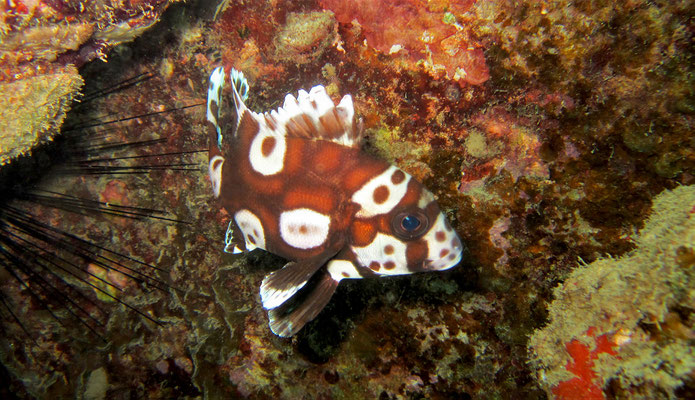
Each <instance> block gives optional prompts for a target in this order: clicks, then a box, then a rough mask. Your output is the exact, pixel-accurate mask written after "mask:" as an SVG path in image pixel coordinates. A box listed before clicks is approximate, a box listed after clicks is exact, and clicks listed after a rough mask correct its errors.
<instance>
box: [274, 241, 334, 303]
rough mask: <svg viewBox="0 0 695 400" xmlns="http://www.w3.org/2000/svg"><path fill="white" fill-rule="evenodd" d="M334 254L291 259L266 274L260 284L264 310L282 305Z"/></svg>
mask: <svg viewBox="0 0 695 400" xmlns="http://www.w3.org/2000/svg"><path fill="white" fill-rule="evenodd" d="M333 255H334V254H330V255H326V254H321V255H319V256H317V257H312V258H307V259H304V260H298V261H291V262H289V263H287V264H286V265H285V266H284V267H282V269H280V270H277V271H275V272H273V273H271V274H268V275H267V276H266V277H265V278H264V279H263V283H262V284H261V301H262V302H263V308H265V309H266V310H270V309H274V308H277V307H279V306H280V305H282V304H283V303H284V302H285V301H287V300H288V299H289V298H290V297H292V296H294V295H295V293H297V292H298V291H299V290H300V289H301V288H303V287H304V285H306V283H307V282H308V281H309V279H310V278H311V277H312V275H314V274H315V273H316V271H318V270H319V268H321V267H322V266H323V265H324V263H325V262H326V260H327V259H329V258H330V257H332V256H333Z"/></svg>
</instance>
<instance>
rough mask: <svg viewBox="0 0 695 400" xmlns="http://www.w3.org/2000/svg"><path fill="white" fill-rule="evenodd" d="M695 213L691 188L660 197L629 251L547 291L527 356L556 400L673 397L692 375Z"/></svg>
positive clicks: (694, 194) (594, 264) (575, 273)
mask: <svg viewBox="0 0 695 400" xmlns="http://www.w3.org/2000/svg"><path fill="white" fill-rule="evenodd" d="M694 209H695V186H682V187H678V188H676V189H674V190H672V191H668V190H667V191H664V192H663V193H662V194H660V195H658V196H657V197H656V198H655V199H654V205H653V208H652V212H651V215H650V216H649V219H648V220H647V222H646V223H645V226H644V228H642V230H640V232H639V235H638V236H637V237H635V243H636V245H637V248H636V249H635V250H633V251H631V252H630V253H628V254H626V255H624V256H622V257H619V258H602V259H598V260H596V261H594V262H592V263H591V264H589V265H586V266H582V267H579V268H577V269H575V270H574V271H573V272H572V273H571V274H570V276H569V277H568V278H567V280H565V282H563V283H562V284H561V285H560V286H558V287H557V288H556V289H555V290H554V291H553V293H554V297H555V300H553V302H552V303H551V304H550V307H549V319H550V323H549V324H548V326H546V327H544V328H543V329H540V330H538V331H537V332H535V333H534V334H533V336H532V337H531V339H530V340H529V347H530V348H531V350H532V351H533V353H534V358H535V360H536V361H535V363H536V364H537V366H538V367H539V369H540V372H539V376H540V382H541V383H542V384H543V385H544V386H545V387H546V388H549V390H550V392H551V393H552V394H554V395H555V396H556V397H557V398H560V399H579V398H597V399H600V398H606V396H605V395H604V391H605V390H610V391H611V392H612V393H615V394H619V396H620V397H622V396H623V394H624V395H625V396H629V397H632V396H633V395H634V394H635V393H640V394H641V395H642V396H647V397H650V396H648V394H649V393H652V394H653V395H654V396H657V395H659V394H660V393H665V394H666V395H667V396H669V397H673V396H674V391H675V389H677V388H678V387H680V386H682V385H683V384H684V380H686V379H689V378H690V377H691V376H692V374H693V372H694V371H695V351H693V348H692V345H691V341H692V340H693V339H695V325H694V324H693V318H692V315H693V310H695V296H694V295H695V294H694V293H693V290H692V289H693V287H695V270H694V269H693V265H694V263H693V259H692V257H691V256H689V255H691V254H693V251H694V250H695V213H694V212H693V210H694ZM563 347H564V349H563ZM563 350H565V351H563ZM570 358H571V360H570ZM608 387H610V389H608ZM604 388H605V389H604Z"/></svg>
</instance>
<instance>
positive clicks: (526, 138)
mask: <svg viewBox="0 0 695 400" xmlns="http://www.w3.org/2000/svg"><path fill="white" fill-rule="evenodd" d="M472 122H473V124H472V125H473V127H472V128H471V129H469V130H468V132H466V137H465V139H464V149H465V150H466V155H465V157H464V162H463V165H462V167H463V171H464V172H463V174H462V177H461V185H460V187H459V190H460V191H461V192H467V191H468V190H470V189H472V188H475V187H479V186H480V185H482V183H483V180H484V179H485V178H486V177H488V176H489V175H492V174H494V173H496V172H499V171H501V170H503V169H504V170H506V171H508V172H509V173H510V174H511V176H512V177H513V178H514V180H516V179H518V178H519V177H521V176H531V177H537V178H547V177H548V174H549V171H548V166H547V165H546V164H545V163H544V162H543V160H542V159H541V157H540V154H539V151H540V145H541V141H540V138H539V137H538V135H537V133H536V132H535V131H534V129H533V127H532V124H531V122H530V120H525V119H523V118H520V119H517V118H514V117H512V116H511V115H510V113H509V112H507V111H506V110H504V109H503V108H502V107H495V108H492V109H490V110H487V111H485V112H483V113H480V114H477V115H475V116H473V118H472Z"/></svg>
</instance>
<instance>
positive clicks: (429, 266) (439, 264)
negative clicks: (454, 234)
mask: <svg viewBox="0 0 695 400" xmlns="http://www.w3.org/2000/svg"><path fill="white" fill-rule="evenodd" d="M457 253H458V254H456V257H454V258H453V259H437V260H424V261H423V262H422V264H421V271H424V272H429V271H446V270H447V269H451V268H453V267H455V266H456V265H458V263H459V262H461V254H462V252H461V251H458V252H457Z"/></svg>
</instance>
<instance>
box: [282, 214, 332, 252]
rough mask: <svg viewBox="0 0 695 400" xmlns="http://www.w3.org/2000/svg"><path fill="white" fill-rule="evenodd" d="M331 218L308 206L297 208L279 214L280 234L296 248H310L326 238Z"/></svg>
mask: <svg viewBox="0 0 695 400" xmlns="http://www.w3.org/2000/svg"><path fill="white" fill-rule="evenodd" d="M330 224H331V218H330V217H329V216H327V215H323V214H321V213H318V212H316V211H314V210H310V209H308V208H298V209H295V210H291V211H285V212H283V213H282V214H280V236H281V237H282V240H284V241H285V243H287V244H289V245H290V246H292V247H295V248H297V249H311V248H313V247H318V246H320V245H322V244H323V243H324V242H325V241H326V239H327V238H328V232H329V231H330Z"/></svg>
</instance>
